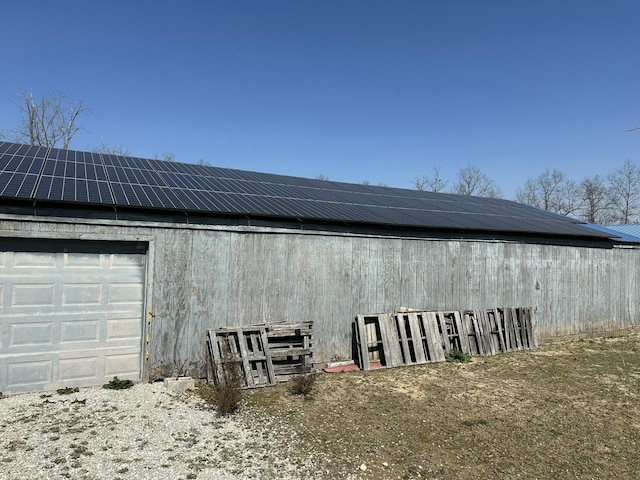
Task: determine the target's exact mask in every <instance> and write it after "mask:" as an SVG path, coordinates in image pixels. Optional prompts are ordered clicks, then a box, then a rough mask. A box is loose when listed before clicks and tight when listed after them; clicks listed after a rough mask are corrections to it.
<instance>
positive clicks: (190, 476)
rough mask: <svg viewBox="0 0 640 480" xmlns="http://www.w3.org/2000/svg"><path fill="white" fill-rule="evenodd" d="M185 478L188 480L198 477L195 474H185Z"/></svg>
mask: <svg viewBox="0 0 640 480" xmlns="http://www.w3.org/2000/svg"><path fill="white" fill-rule="evenodd" d="M187 478H188V479H194V478H198V475H196V474H195V473H187Z"/></svg>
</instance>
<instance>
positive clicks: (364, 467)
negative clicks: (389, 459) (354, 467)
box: [360, 463, 367, 472]
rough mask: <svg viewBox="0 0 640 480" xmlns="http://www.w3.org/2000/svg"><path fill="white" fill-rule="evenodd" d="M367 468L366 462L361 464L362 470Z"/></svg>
mask: <svg viewBox="0 0 640 480" xmlns="http://www.w3.org/2000/svg"><path fill="white" fill-rule="evenodd" d="M366 469H367V466H366V465H365V464H364V463H363V464H362V465H360V470H362V471H363V472H364V471H365V470H366Z"/></svg>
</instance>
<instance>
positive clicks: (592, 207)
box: [580, 175, 612, 225]
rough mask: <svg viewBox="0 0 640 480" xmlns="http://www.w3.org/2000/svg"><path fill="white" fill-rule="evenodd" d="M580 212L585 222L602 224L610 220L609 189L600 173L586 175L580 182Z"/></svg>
mask: <svg viewBox="0 0 640 480" xmlns="http://www.w3.org/2000/svg"><path fill="white" fill-rule="evenodd" d="M580 189H581V191H582V198H583V203H582V214H581V215H580V217H581V218H582V219H583V220H586V221H587V222H591V223H596V224H600V225H604V224H606V223H609V222H610V221H611V220H612V212H611V190H610V189H609V186H608V185H607V183H606V180H605V179H604V178H602V177H601V176H600V175H595V176H593V177H586V178H584V179H583V180H582V182H580Z"/></svg>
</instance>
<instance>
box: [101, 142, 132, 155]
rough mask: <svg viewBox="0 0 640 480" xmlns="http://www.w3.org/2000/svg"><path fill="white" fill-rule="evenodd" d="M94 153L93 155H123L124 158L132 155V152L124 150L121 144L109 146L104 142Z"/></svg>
mask: <svg viewBox="0 0 640 480" xmlns="http://www.w3.org/2000/svg"><path fill="white" fill-rule="evenodd" d="M92 151H93V153H106V154H109V155H122V156H124V157H126V156H130V155H131V152H130V151H129V150H127V149H126V148H124V147H123V146H122V145H120V144H119V143H116V144H115V145H107V144H106V143H104V142H102V143H101V144H100V145H99V146H98V147H95V148H94V149H93V150H92Z"/></svg>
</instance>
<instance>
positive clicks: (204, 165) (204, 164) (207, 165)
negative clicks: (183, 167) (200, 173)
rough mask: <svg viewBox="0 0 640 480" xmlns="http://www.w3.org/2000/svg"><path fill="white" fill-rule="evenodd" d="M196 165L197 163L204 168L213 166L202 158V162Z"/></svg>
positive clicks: (199, 161)
mask: <svg viewBox="0 0 640 480" xmlns="http://www.w3.org/2000/svg"><path fill="white" fill-rule="evenodd" d="M196 163H197V165H201V166H203V167H211V166H212V165H211V164H210V163H209V162H207V161H206V160H205V159H203V158H201V159H200V160H198V161H197V162H196Z"/></svg>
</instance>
